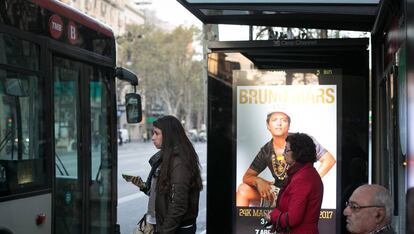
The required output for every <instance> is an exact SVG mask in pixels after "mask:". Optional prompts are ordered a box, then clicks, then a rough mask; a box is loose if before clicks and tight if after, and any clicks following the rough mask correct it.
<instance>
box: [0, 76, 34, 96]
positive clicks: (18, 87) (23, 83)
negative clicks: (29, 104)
mask: <svg viewBox="0 0 414 234" xmlns="http://www.w3.org/2000/svg"><path fill="white" fill-rule="evenodd" d="M4 92H5V93H6V94H7V95H10V96H14V97H27V96H29V81H27V80H23V79H17V78H6V80H5V82H4Z"/></svg>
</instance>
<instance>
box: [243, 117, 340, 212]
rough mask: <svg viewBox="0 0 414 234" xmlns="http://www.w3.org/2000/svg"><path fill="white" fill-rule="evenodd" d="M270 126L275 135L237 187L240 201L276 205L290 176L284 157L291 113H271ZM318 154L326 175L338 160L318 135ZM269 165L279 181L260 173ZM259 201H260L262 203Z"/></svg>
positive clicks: (320, 171) (320, 170)
mask: <svg viewBox="0 0 414 234" xmlns="http://www.w3.org/2000/svg"><path fill="white" fill-rule="evenodd" d="M266 123H267V129H268V130H269V132H270V133H271V135H272V139H271V140H270V141H269V142H267V143H266V144H265V145H264V146H263V147H262V148H261V149H260V151H259V153H258V154H257V155H256V157H255V159H254V160H253V162H252V163H251V165H250V167H249V168H248V169H247V171H246V172H245V174H244V176H243V183H242V184H240V186H239V187H238V189H237V195H236V205H237V206H250V205H251V203H252V202H253V206H259V207H274V206H275V205H276V204H275V202H276V199H277V195H278V192H279V188H280V187H281V186H282V185H283V182H284V180H285V179H286V171H287V164H286V162H285V160H284V156H283V154H284V150H285V144H286V141H285V139H286V137H287V136H288V135H289V127H290V117H289V115H287V114H286V113H284V112H280V111H277V112H272V113H269V114H268V115H267V119H266ZM313 140H314V142H315V145H316V152H317V158H318V161H319V162H320V166H319V168H318V172H319V175H320V176H321V177H323V176H324V175H326V173H328V171H329V170H330V169H331V168H332V167H333V165H334V164H335V163H336V160H335V158H334V157H333V156H332V154H331V153H329V152H328V151H327V150H326V149H325V148H324V147H322V146H321V145H320V144H319V143H318V142H317V141H316V140H315V139H313ZM266 167H268V168H269V170H270V171H271V174H272V176H273V178H274V179H275V181H268V180H266V179H263V178H262V177H260V176H259V174H260V173H261V172H262V171H263V170H264V169H265V168H266ZM258 202H260V203H259V204H258Z"/></svg>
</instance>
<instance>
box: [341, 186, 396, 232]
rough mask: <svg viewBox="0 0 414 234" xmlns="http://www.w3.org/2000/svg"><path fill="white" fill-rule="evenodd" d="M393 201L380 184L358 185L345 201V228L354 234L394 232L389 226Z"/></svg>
mask: <svg viewBox="0 0 414 234" xmlns="http://www.w3.org/2000/svg"><path fill="white" fill-rule="evenodd" d="M392 209H393V201H392V197H391V194H390V192H389V191H388V190H387V189H386V188H385V187H383V186H381V185H376V184H371V185H369V184H365V185H362V186H359V187H358V188H357V189H356V190H355V191H354V192H353V193H352V195H351V197H350V198H349V201H348V202H346V207H345V209H344V212H343V213H344V215H345V216H346V229H347V230H348V231H349V232H350V233H354V234H395V232H394V230H393V229H392V227H391V216H392Z"/></svg>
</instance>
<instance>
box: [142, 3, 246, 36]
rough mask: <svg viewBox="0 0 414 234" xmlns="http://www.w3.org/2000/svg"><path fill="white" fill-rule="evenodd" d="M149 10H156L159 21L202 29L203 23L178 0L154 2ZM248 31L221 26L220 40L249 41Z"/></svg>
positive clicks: (241, 27) (238, 27)
mask: <svg viewBox="0 0 414 234" xmlns="http://www.w3.org/2000/svg"><path fill="white" fill-rule="evenodd" d="M148 8H150V9H152V10H154V11H155V12H156V15H157V17H158V18H159V19H161V20H163V21H165V22H168V23H170V24H171V25H174V26H179V25H185V26H191V25H195V26H197V27H198V28H200V29H201V28H202V22H201V21H200V20H199V19H198V18H197V17H195V16H194V15H193V14H191V13H190V12H189V11H188V10H187V9H186V8H185V7H184V6H183V5H181V4H180V3H179V2H178V1H177V0H152V4H151V5H150V6H149V7H148ZM248 30H249V29H248V27H247V26H238V25H219V36H220V38H219V40H221V41H229V40H248V36H249V34H248Z"/></svg>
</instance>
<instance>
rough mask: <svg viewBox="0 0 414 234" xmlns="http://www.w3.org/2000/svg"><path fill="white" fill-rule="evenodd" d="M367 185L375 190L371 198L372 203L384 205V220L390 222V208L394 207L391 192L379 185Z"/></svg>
mask: <svg viewBox="0 0 414 234" xmlns="http://www.w3.org/2000/svg"><path fill="white" fill-rule="evenodd" d="M367 186H369V187H371V188H373V189H374V190H376V193H375V194H374V197H373V198H372V200H373V202H374V204H376V205H380V206H384V207H385V220H386V221H387V223H391V217H392V210H393V209H394V202H393V200H392V197H391V193H390V192H389V191H388V190H387V189H386V188H385V187H384V186H381V185H376V184H372V185H367Z"/></svg>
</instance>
